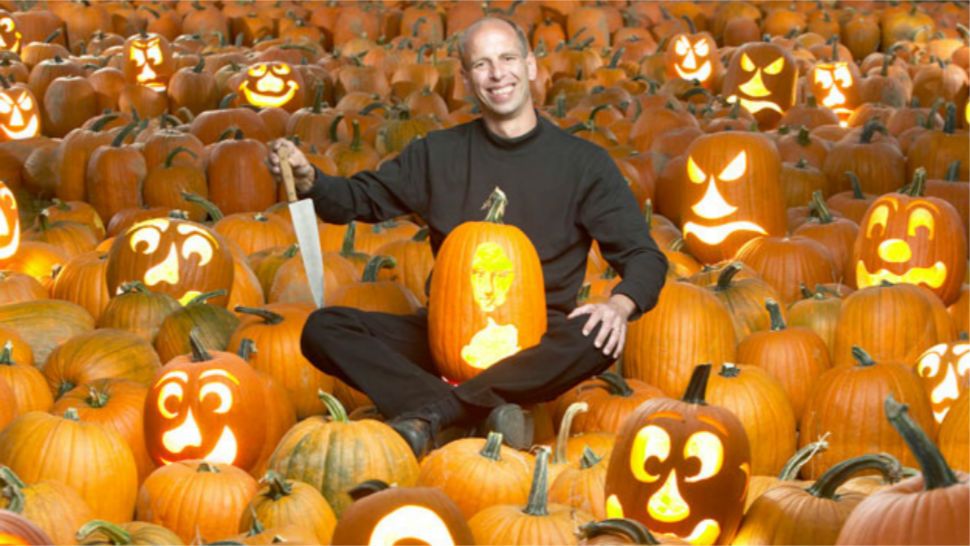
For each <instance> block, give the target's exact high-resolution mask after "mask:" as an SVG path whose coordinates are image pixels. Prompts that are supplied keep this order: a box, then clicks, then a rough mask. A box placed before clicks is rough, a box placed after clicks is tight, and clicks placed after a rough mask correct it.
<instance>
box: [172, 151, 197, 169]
mask: <svg viewBox="0 0 970 546" xmlns="http://www.w3.org/2000/svg"><path fill="white" fill-rule="evenodd" d="M182 152H184V153H187V154H189V155H190V156H192V159H198V158H199V155H198V154H196V153H195V152H193V151H192V150H190V149H188V148H186V147H185V146H178V147H176V148H175V149H174V150H172V151H171V152H169V153H168V155H167V156H165V168H166V169H171V168H172V160H173V159H175V156H177V155H179V154H180V153H182Z"/></svg>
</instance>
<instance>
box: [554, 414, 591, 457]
mask: <svg viewBox="0 0 970 546" xmlns="http://www.w3.org/2000/svg"><path fill="white" fill-rule="evenodd" d="M587 411H589V404H587V403H586V402H573V403H572V404H569V407H567V408H566V412H565V413H563V415H562V421H561V422H560V423H559V434H558V435H557V436H556V452H555V454H554V455H553V457H552V462H553V463H556V464H563V463H565V462H567V459H566V444H568V443H569V435H570V433H571V432H572V428H573V419H575V418H576V415H578V414H580V413H586V412H587Z"/></svg>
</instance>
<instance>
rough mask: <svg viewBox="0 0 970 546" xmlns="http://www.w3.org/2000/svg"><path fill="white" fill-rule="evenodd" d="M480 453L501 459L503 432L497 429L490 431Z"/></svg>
mask: <svg viewBox="0 0 970 546" xmlns="http://www.w3.org/2000/svg"><path fill="white" fill-rule="evenodd" d="M478 454H479V455H481V456H482V457H485V458H486V459H490V460H492V461H501V460H502V433H501V432H495V431H492V432H489V433H488V437H487V438H485V445H484V446H482V450H481V451H479V452H478Z"/></svg>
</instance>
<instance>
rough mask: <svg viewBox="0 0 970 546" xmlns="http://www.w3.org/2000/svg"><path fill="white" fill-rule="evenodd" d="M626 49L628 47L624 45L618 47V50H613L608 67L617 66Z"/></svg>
mask: <svg viewBox="0 0 970 546" xmlns="http://www.w3.org/2000/svg"><path fill="white" fill-rule="evenodd" d="M624 51H626V48H624V47H618V48H616V51H614V52H613V56H612V57H610V64H609V65H607V68H616V65H617V64H618V63H619V62H620V57H622V56H623V52H624Z"/></svg>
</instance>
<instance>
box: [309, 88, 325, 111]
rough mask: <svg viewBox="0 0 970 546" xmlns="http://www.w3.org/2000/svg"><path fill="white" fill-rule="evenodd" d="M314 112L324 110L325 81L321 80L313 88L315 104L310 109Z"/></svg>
mask: <svg viewBox="0 0 970 546" xmlns="http://www.w3.org/2000/svg"><path fill="white" fill-rule="evenodd" d="M310 111H311V112H313V113H314V114H319V113H321V112H323V82H319V83H317V85H316V88H314V90H313V106H312V107H311V109H310Z"/></svg>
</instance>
